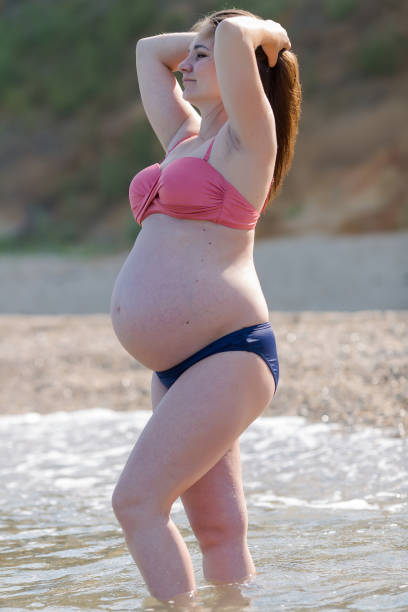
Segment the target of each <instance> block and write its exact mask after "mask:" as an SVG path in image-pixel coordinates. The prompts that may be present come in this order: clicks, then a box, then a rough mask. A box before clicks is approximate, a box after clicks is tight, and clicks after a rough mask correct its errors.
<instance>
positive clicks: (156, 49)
mask: <svg viewBox="0 0 408 612" xmlns="http://www.w3.org/2000/svg"><path fill="white" fill-rule="evenodd" d="M195 36H197V32H176V33H173V32H170V33H168V34H158V35H157V36H148V37H147V38H142V39H140V40H139V41H138V43H137V46H136V49H137V50H138V51H141V50H142V49H143V50H145V51H146V50H147V52H148V53H149V54H150V55H151V56H155V57H156V58H157V59H158V60H159V61H160V62H161V63H162V64H164V65H165V66H167V68H169V69H170V70H171V71H172V72H175V71H176V70H177V66H178V65H179V64H180V62H181V61H182V60H183V59H184V58H185V57H186V55H188V48H189V46H190V45H191V43H192V41H193V38H194V37H195Z"/></svg>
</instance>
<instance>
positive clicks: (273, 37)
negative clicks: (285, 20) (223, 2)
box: [216, 15, 291, 66]
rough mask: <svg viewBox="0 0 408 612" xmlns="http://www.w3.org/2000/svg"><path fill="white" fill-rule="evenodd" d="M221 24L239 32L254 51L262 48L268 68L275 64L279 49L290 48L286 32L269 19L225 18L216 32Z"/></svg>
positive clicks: (237, 16) (243, 16) (244, 16)
mask: <svg viewBox="0 0 408 612" xmlns="http://www.w3.org/2000/svg"><path fill="white" fill-rule="evenodd" d="M223 24H225V26H226V27H227V28H230V27H232V28H233V29H234V28H236V29H237V30H238V31H240V32H241V35H243V36H244V37H245V39H246V40H248V41H249V42H250V44H252V46H253V48H254V50H255V49H256V48H257V47H259V46H262V48H263V50H264V51H265V53H266V55H267V57H268V61H269V65H270V66H274V65H275V64H276V61H277V58H278V53H279V51H280V50H281V49H288V50H289V49H290V48H291V44H290V41H289V38H288V35H287V32H286V30H285V29H284V28H282V26H281V25H280V24H279V23H278V22H276V21H272V20H271V19H258V18H257V17H249V16H246V15H236V16H234V17H227V18H226V19H224V20H223V21H222V22H221V23H220V24H219V25H218V26H217V30H216V32H217V31H218V28H219V27H220V26H222V25H223ZM225 26H224V27H225Z"/></svg>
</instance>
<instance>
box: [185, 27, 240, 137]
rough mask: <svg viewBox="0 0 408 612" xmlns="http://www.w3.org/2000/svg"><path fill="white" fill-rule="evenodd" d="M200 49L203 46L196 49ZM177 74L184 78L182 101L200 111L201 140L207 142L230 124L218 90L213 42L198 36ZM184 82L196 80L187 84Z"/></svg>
mask: <svg viewBox="0 0 408 612" xmlns="http://www.w3.org/2000/svg"><path fill="white" fill-rule="evenodd" d="M197 45H203V46H200V47H199V48H195V47H196V46H197ZM178 70H179V71H180V72H181V73H182V74H183V87H184V91H183V98H184V99H185V100H188V101H189V102H190V103H191V104H192V105H193V106H195V107H196V108H198V110H199V112H200V115H201V128H200V132H199V137H200V139H202V140H206V139H208V138H209V137H210V136H211V135H213V134H216V133H217V132H218V131H219V129H220V128H221V127H222V125H223V124H224V123H225V122H226V121H227V120H228V115H227V113H226V111H225V108H224V105H223V103H222V98H221V93H220V89H219V86H218V79H217V72H216V68H215V60H214V38H213V37H203V36H202V35H197V36H196V37H195V38H194V40H193V42H192V43H191V45H190V50H189V53H188V55H187V57H186V58H185V59H184V60H183V61H182V62H180V64H179V65H178ZM185 79H193V81H187V82H185V83H184V81H185Z"/></svg>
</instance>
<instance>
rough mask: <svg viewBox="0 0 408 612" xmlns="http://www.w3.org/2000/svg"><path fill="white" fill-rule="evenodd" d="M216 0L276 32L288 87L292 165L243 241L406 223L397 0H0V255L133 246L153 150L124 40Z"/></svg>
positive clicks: (191, 15) (157, 153) (402, 55)
mask: <svg viewBox="0 0 408 612" xmlns="http://www.w3.org/2000/svg"><path fill="white" fill-rule="evenodd" d="M230 6H237V7H239V8H245V9H247V10H250V11H252V12H254V13H255V14H257V15H259V16H261V17H263V18H265V19H273V20H275V21H279V22H280V23H281V24H282V25H283V26H284V27H285V28H286V29H287V31H288V34H289V37H290V39H291V43H292V51H293V52H294V53H296V55H297V57H298V60H299V65H300V77H301V82H302V87H303V107H302V116H301V122H300V130H299V135H298V140H297V144H296V150H295V156H294V159H293V164H292V168H291V170H290V172H289V174H288V176H287V177H286V181H285V183H284V185H283V188H282V191H281V193H280V195H279V196H278V197H277V198H276V199H275V200H274V201H273V202H272V203H271V204H270V205H269V207H268V209H267V212H266V213H265V214H264V215H263V217H262V218H261V220H260V221H259V223H258V226H257V230H256V236H257V238H266V237H273V236H297V235H301V234H316V233H322V234H331V235H333V234H359V233H370V232H371V233H372V232H384V231H387V232H390V231H398V230H404V229H405V230H406V229H407V228H408V202H407V190H406V176H407V168H408V138H407V132H408V128H407V124H408V122H407V110H406V109H407V102H406V100H407V97H408V96H407V94H408V79H407V74H408V69H407V62H406V56H407V50H408V44H407V40H408V37H407V29H408V3H407V2H401V1H400V0H320V1H317V0H268V1H266V0H259V1H255V0H246V1H245V2H244V3H243V4H238V5H236V4H231V5H230V4H228V3H226V4H225V3H219V2H208V1H207V0H190V1H189V2H185V1H181V0H179V1H177V0H174V1H173V2H171V3H168V2H165V1H164V0H152V1H150V2H142V1H136V0H121V1H120V2H117V1H115V0H86V1H84V0H59V1H58V2H55V0H41V1H39V0H25V1H24V0H19V1H16V0H8V1H7V0H2V1H1V0H0V17H1V19H0V40H1V49H0V83H1V85H0V88H1V89H0V134H1V140H0V160H1V163H0V198H1V206H0V249H1V251H3V252H16V251H17V252H18V251H24V250H41V251H44V250H57V251H64V249H66V250H67V251H69V250H70V249H71V248H72V247H74V248H77V247H78V246H80V247H81V245H86V248H87V249H90V250H92V249H94V250H96V251H98V250H99V251H100V252H104V253H106V252H115V251H121V250H123V249H126V248H128V247H130V246H131V245H132V244H133V241H134V239H135V237H136V236H137V232H138V230H139V227H138V226H137V224H136V223H135V222H134V219H133V217H132V215H131V211H130V207H129V202H128V187H129V183H130V181H131V179H132V177H133V176H134V175H135V174H136V173H137V172H138V171H139V170H141V169H142V168H144V167H145V166H147V165H150V164H152V163H153V162H155V161H158V160H159V159H161V158H162V157H163V150H162V148H161V145H160V143H159V141H158V140H157V138H156V136H155V134H154V132H153V130H152V129H151V127H150V125H149V123H148V121H147V118H146V116H145V113H144V110H143V107H142V106H141V103H140V95H139V90H138V84H137V78H136V69H135V45H136V42H137V40H138V39H139V38H141V37H145V36H152V35H155V34H159V33H162V32H171V31H173V32H177V31H180V32H181V31H186V30H188V29H189V28H190V26H191V25H192V23H194V22H195V21H196V20H197V19H198V18H199V17H200V16H202V15H203V14H206V13H208V12H211V11H214V10H219V9H221V8H226V7H230ZM180 76H181V75H180V74H179V73H177V78H178V79H180Z"/></svg>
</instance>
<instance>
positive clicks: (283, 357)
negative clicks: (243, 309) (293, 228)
mask: <svg viewBox="0 0 408 612" xmlns="http://www.w3.org/2000/svg"><path fill="white" fill-rule="evenodd" d="M407 237H408V234H395V235H391V234H390V235H376V236H374V235H373V236H364V237H354V238H351V237H344V238H339V237H336V238H335V239H334V238H329V237H320V238H316V237H315V238H314V239H313V240H312V239H311V238H310V237H306V238H302V239H297V240H296V239H293V238H288V239H280V240H274V241H268V243H267V242H265V241H261V242H260V243H259V244H258V245H256V252H255V262H256V267H257V271H258V275H259V277H260V280H261V284H262V286H263V289H264V292H265V296H266V298H267V302H268V305H269V306H270V311H269V320H270V322H271V325H272V327H273V329H274V331H275V334H276V339H277V347H278V356H279V362H280V379H279V386H278V390H277V393H276V395H275V398H274V399H273V401H272V402H271V404H270V405H269V406H268V408H267V410H266V413H267V414H270V415H300V416H304V417H306V418H308V419H310V420H312V421H320V422H338V423H342V424H344V425H345V426H353V427H354V426H358V425H370V426H375V427H382V428H385V429H387V430H389V431H390V433H391V435H395V436H406V435H407V432H408V399H407V398H408V384H407V381H408V359H407V355H408V345H407V336H408V334H407V332H408V282H407V279H408V270H407V264H406V263H405V260H407V259H408V258H406V254H407V248H406V247H407ZM319 241H320V242H319ZM404 253H405V259H404ZM363 254H364V255H363ZM285 255H286V256H285ZM126 256H127V254H126V253H124V254H121V255H118V256H114V257H111V258H99V259H96V260H93V261H92V260H85V259H84V260H79V259H78V260H77V259H75V258H66V257H58V256H56V255H52V256H47V255H39V256H33V255H30V256H27V255H24V256H2V257H0V282H1V287H2V295H1V303H0V363H1V367H0V384H1V388H2V402H1V407H0V411H1V414H19V413H22V412H29V411H35V412H39V413H46V412H50V411H59V410H66V411H72V410H82V409H89V408H94V407H105V408H111V409H113V410H126V411H131V410H138V409H150V408H151V405H150V380H151V371H150V370H148V369H146V368H145V367H144V366H142V365H141V364H139V363H138V362H136V361H135V360H134V359H133V358H132V357H131V356H130V355H129V354H128V353H126V351H125V350H124V349H123V347H122V346H121V345H120V343H119V341H118V340H117V338H116V336H115V334H114V332H113V329H112V326H111V321H110V317H109V314H108V306H109V298H110V292H111V289H112V286H113V281H114V278H115V276H116V274H117V273H118V271H119V269H120V267H121V265H122V264H123V261H124V259H125V258H126ZM319 262H320V263H319ZM285 279H286V282H284V281H285ZM272 293H273V294H274V296H275V297H274V296H273V295H272ZM335 305H336V306H337V307H334V306H335ZM98 306H99V310H98V308H97V307H98Z"/></svg>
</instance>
